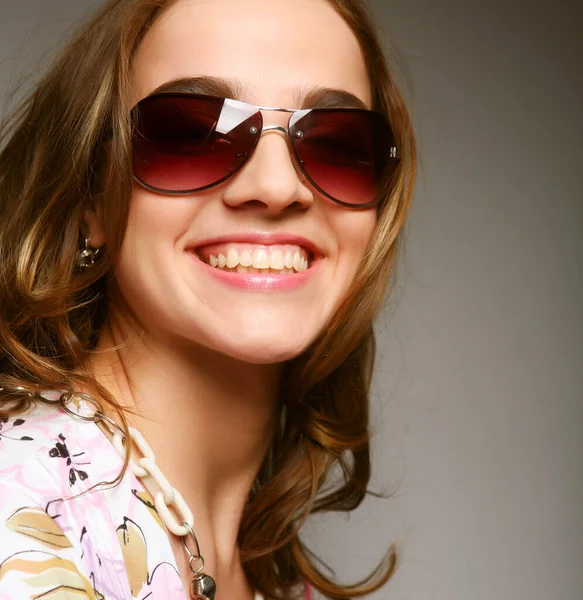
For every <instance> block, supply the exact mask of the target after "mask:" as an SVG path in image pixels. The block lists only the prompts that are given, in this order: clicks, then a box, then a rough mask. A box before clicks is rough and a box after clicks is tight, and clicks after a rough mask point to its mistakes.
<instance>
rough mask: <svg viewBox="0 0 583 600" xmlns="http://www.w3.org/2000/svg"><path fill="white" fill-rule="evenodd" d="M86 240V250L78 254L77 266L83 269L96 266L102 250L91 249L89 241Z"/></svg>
mask: <svg viewBox="0 0 583 600" xmlns="http://www.w3.org/2000/svg"><path fill="white" fill-rule="evenodd" d="M83 239H84V248H83V249H82V250H79V251H78V252H77V265H78V266H79V267H80V268H81V269H86V268H87V267H92V266H93V265H94V264H95V258H96V257H97V256H98V254H99V251H100V250H101V248H90V247H89V239H88V238H83Z"/></svg>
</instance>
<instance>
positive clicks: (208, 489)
mask: <svg viewBox="0 0 583 600" xmlns="http://www.w3.org/2000/svg"><path fill="white" fill-rule="evenodd" d="M87 367H88V369H89V370H90V372H91V373H92V374H93V375H94V376H95V378H96V379H97V381H98V382H99V383H100V384H102V385H103V386H104V387H105V388H106V389H107V390H108V391H109V392H110V393H112V394H113V396H114V398H115V399H116V400H117V401H118V402H119V404H120V405H121V406H122V407H123V408H129V409H131V411H133V412H132V413H131V414H128V422H129V424H130V425H131V426H133V427H135V428H136V429H137V430H138V431H140V432H141V433H142V435H144V437H145V438H146V440H147V442H148V443H149V444H150V446H151V447H152V449H153V451H154V453H155V454H156V461H157V464H158V466H159V467H160V469H161V470H162V472H163V473H164V475H165V476H166V477H167V478H168V480H169V481H170V483H171V485H172V486H174V487H175V488H176V489H177V490H178V491H179V492H180V493H181V494H182V496H183V497H184V499H185V501H186V503H187V504H188V506H189V507H190V509H191V510H192V512H193V514H194V517H195V526H194V530H195V533H196V535H197V538H198V541H199V544H200V548H201V552H202V554H203V556H204V558H205V563H206V565H207V568H206V569H205V570H206V572H208V573H211V574H213V576H214V577H215V578H221V576H220V573H225V579H228V578H229V577H228V575H227V574H228V573H232V572H233V570H234V569H238V570H239V571H240V563H239V554H238V547H237V535H238V531H239V525H240V522H241V518H242V514H243V510H244V507H245V503H246V500H247V498H248V495H249V491H250V489H251V487H252V485H253V482H254V481H255V478H256V476H257V473H258V471H259V468H260V466H261V463H262V462H263V459H264V457H265V455H266V453H267V451H268V448H269V446H270V444H271V440H272V437H273V435H274V432H275V427H276V423H277V416H278V408H277V405H278V403H277V390H278V384H279V377H280V367H281V365H256V364H249V363H242V362H240V361H236V360H233V359H231V358H230V357H227V356H225V355H222V354H220V353H217V352H213V351H210V350H209V349H207V348H203V347H201V346H196V345H194V344H184V343H182V342H177V341H176V340H168V339H159V338H152V337H148V335H147V334H146V333H142V334H140V335H138V334H136V333H135V332H133V330H132V328H131V326H129V323H128V322H127V321H125V320H123V319H119V318H114V317H113V315H112V316H110V319H109V321H108V323H107V324H106V326H104V328H103V330H102V332H101V335H100V341H99V345H98V348H97V352H95V353H93V354H92V356H91V359H90V361H89V364H88V365H87ZM104 410H105V411H106V413H107V414H108V415H109V416H111V417H112V418H115V413H114V412H113V410H110V409H105V407H104ZM134 413H135V414H134Z"/></svg>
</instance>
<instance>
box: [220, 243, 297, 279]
mask: <svg viewBox="0 0 583 600" xmlns="http://www.w3.org/2000/svg"><path fill="white" fill-rule="evenodd" d="M209 264H210V266H211V267H215V268H219V269H224V270H226V271H231V272H237V273H260V272H263V273H285V274H291V273H294V272H296V273H301V272H302V271H305V270H306V269H307V268H308V259H307V258H304V257H303V256H302V255H301V253H300V252H295V253H292V252H286V253H285V256H284V254H283V252H281V251H280V250H275V251H273V252H270V253H267V252H266V251H265V250H264V249H258V250H255V252H253V254H251V252H250V251H249V250H243V251H242V252H241V254H239V253H238V252H237V251H236V250H235V249H234V248H230V249H229V251H228V252H227V256H225V255H224V254H222V253H219V255H218V256H214V255H213V254H211V255H210V257H209Z"/></svg>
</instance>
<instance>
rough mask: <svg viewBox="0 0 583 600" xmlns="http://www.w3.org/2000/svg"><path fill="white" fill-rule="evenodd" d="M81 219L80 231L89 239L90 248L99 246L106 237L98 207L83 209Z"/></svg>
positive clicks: (103, 242)
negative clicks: (96, 208) (95, 208)
mask: <svg viewBox="0 0 583 600" xmlns="http://www.w3.org/2000/svg"><path fill="white" fill-rule="evenodd" d="M82 220H83V223H82V226H81V233H82V234H83V235H84V236H85V237H86V238H87V239H88V240H89V246H90V247H91V248H101V246H103V244H105V242H106V239H105V233H104V231H103V226H102V224H101V215H100V211H99V209H98V210H97V211H95V210H93V209H87V210H85V211H84V212H83V219H82Z"/></svg>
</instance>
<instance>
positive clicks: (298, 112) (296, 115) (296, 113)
mask: <svg viewBox="0 0 583 600" xmlns="http://www.w3.org/2000/svg"><path fill="white" fill-rule="evenodd" d="M158 97H171V98H198V99H208V100H212V101H217V100H219V101H222V102H223V106H224V105H225V104H226V105H229V106H230V107H231V108H234V109H238V110H247V111H249V110H250V109H254V110H253V111H252V112H249V113H248V114H247V115H246V117H245V119H244V120H247V119H249V118H251V117H255V116H256V115H257V114H258V115H259V119H260V124H261V131H259V130H258V129H257V128H256V127H254V126H253V127H251V128H250V132H251V133H252V134H253V135H255V134H257V138H256V141H255V143H254V145H253V146H252V148H251V150H250V151H249V153H248V156H247V157H246V158H245V160H244V161H243V162H242V163H241V164H240V165H239V166H238V167H237V168H236V169H235V170H234V171H232V172H231V173H229V174H228V175H226V176H225V177H222V178H221V179H219V180H218V181H215V182H213V183H210V184H208V185H205V186H203V187H199V188H195V189H192V190H185V191H173V190H163V189H160V188H156V187H153V186H151V185H149V184H147V183H146V182H144V181H142V180H141V179H140V178H139V177H137V176H136V175H135V174H133V173H132V175H133V178H134V179H135V180H136V181H137V182H138V183H139V184H140V185H141V186H142V187H144V188H146V189H147V190H149V191H151V192H155V193H157V194H162V195H165V196H187V195H189V194H195V193H197V192H202V191H204V190H208V189H210V188H213V187H215V186H217V185H220V184H221V183H223V182H225V181H227V180H228V179H230V178H231V177H233V176H234V175H236V174H237V173H238V172H239V171H240V170H241V169H242V168H243V167H244V166H245V165H246V164H247V163H248V162H249V160H250V159H251V157H252V156H253V153H254V152H255V149H256V148H257V144H258V143H259V140H260V138H261V136H262V135H263V133H265V132H266V131H281V132H282V133H285V135H286V137H287V139H288V141H289V145H290V146H291V149H292V156H293V157H294V160H295V162H296V164H297V165H298V166H299V169H300V172H301V173H302V175H303V176H304V177H305V178H306V179H307V180H308V181H309V182H310V183H311V184H312V185H313V186H314V187H315V188H316V189H317V190H318V191H319V192H320V193H321V194H323V195H324V196H326V198H329V199H330V200H332V201H333V202H336V203H337V204H340V205H342V206H345V207H347V208H352V209H355V210H359V209H365V208H370V207H371V206H375V205H376V204H378V203H379V200H380V199H379V198H377V199H375V200H373V201H371V202H368V203H366V204H351V203H349V202H343V201H342V200H338V199H337V198H334V197H333V196H331V195H330V194H328V193H327V192H326V191H325V190H323V189H322V188H321V187H320V186H319V185H318V184H317V183H316V182H315V181H314V180H313V179H312V177H311V176H310V175H309V174H308V173H307V172H306V170H305V169H304V167H303V161H302V160H301V159H300V157H299V156H298V153H297V150H296V148H295V145H294V139H293V136H292V134H291V132H290V130H291V128H292V127H293V125H294V124H295V122H297V121H299V120H300V119H302V118H303V117H304V116H306V115H307V114H308V113H311V112H314V111H318V112H319V111H326V112H342V113H361V114H362V113H365V114H368V113H370V114H374V115H378V117H380V118H381V119H383V120H384V121H385V123H386V124H387V125H388V128H389V130H390V132H391V137H392V139H394V132H393V128H392V127H391V125H390V123H389V122H388V120H387V119H386V117H385V116H384V115H382V114H381V113H379V112H378V111H374V110H369V109H365V108H339V107H331V108H307V109H298V108H275V107H270V106H256V105H254V104H250V103H248V102H243V101H241V100H235V99H233V98H226V97H223V96H213V95H209V94H199V93H189V92H161V93H157V94H152V95H150V96H146V97H145V98H143V99H142V100H140V101H139V102H138V103H137V104H136V105H135V106H134V107H133V108H132V110H131V119H132V123H133V122H134V121H133V119H134V117H135V114H136V113H137V112H139V107H140V105H141V104H142V103H143V102H145V101H150V99H151V98H158ZM263 110H265V111H272V112H285V113H289V114H290V118H289V120H288V127H282V126H281V125H265V124H264V121H263V114H262V113H261V111H263ZM241 122H243V121H241ZM302 133H303V132H302V131H301V130H300V131H297V132H296V134H295V137H297V138H298V139H301V137H302ZM388 150H389V156H388V159H389V160H395V161H396V162H397V164H398V162H399V161H400V160H401V156H400V152H399V149H398V148H397V147H396V146H390V147H389V149H388ZM394 168H395V169H396V165H395V167H394ZM393 173H394V170H393Z"/></svg>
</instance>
